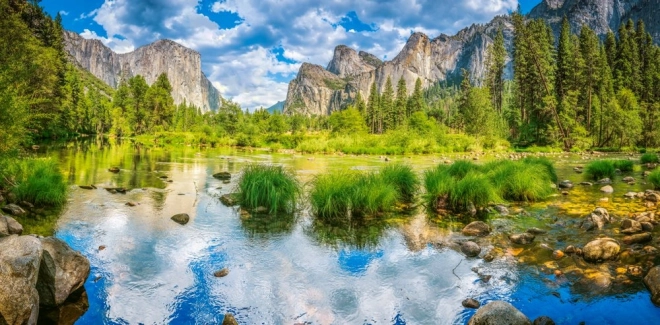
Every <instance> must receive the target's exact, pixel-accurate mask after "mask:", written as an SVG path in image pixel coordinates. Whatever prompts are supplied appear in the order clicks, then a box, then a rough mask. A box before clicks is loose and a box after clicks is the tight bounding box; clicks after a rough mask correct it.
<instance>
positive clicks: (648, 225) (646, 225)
mask: <svg viewBox="0 0 660 325" xmlns="http://www.w3.org/2000/svg"><path fill="white" fill-rule="evenodd" d="M640 224H641V225H642V230H643V231H653V229H655V226H653V224H652V223H650V222H640Z"/></svg>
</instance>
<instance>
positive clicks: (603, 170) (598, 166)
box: [584, 160, 616, 180]
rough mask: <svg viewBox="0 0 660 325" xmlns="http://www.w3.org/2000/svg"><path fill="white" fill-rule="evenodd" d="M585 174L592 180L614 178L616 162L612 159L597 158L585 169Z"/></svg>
mask: <svg viewBox="0 0 660 325" xmlns="http://www.w3.org/2000/svg"><path fill="white" fill-rule="evenodd" d="M584 174H585V175H586V176H587V178H589V179H592V180H600V179H603V178H614V175H615V174H616V167H614V162H613V161H612V160H596V161H592V162H590V163H589V164H588V165H587V167H586V168H585V169H584Z"/></svg>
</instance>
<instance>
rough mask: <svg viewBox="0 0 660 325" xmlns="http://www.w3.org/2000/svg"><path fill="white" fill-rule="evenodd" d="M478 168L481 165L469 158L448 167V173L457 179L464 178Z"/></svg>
mask: <svg viewBox="0 0 660 325" xmlns="http://www.w3.org/2000/svg"><path fill="white" fill-rule="evenodd" d="M478 170H479V166H478V165H477V164H475V163H473V162H470V161H467V160H458V161H456V162H454V163H453V164H451V166H449V168H447V173H448V174H449V175H450V176H452V177H454V178H456V179H462V178H463V177H465V176H466V175H467V174H468V173H469V172H471V171H478Z"/></svg>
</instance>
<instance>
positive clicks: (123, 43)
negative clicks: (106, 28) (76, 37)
mask: <svg viewBox="0 0 660 325" xmlns="http://www.w3.org/2000/svg"><path fill="white" fill-rule="evenodd" d="M80 36H82V37H84V38H87V39H97V40H99V41H101V43H103V44H104V45H105V46H107V47H109V48H111V49H112V50H113V51H115V52H117V53H128V52H131V51H133V50H135V46H134V45H133V44H132V43H131V41H129V40H125V39H124V40H123V39H119V38H115V37H110V38H106V37H102V36H99V35H98V34H96V32H95V31H91V30H89V29H85V30H84V31H83V32H82V33H80Z"/></svg>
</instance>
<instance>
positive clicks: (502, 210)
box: [493, 204, 509, 216]
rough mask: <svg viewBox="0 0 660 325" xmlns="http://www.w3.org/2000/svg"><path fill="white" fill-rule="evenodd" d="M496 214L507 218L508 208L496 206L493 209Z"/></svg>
mask: <svg viewBox="0 0 660 325" xmlns="http://www.w3.org/2000/svg"><path fill="white" fill-rule="evenodd" d="M493 208H494V209H495V211H497V213H499V214H500V215H502V216H508V215H509V208H507V207H505V206H504V205H501V204H498V205H496V206H494V207H493Z"/></svg>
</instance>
